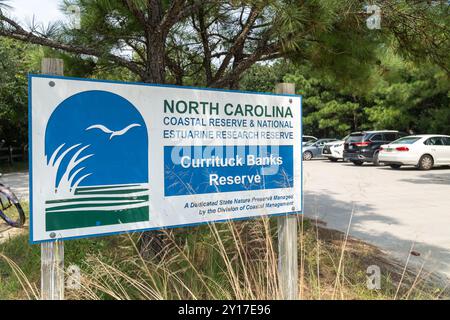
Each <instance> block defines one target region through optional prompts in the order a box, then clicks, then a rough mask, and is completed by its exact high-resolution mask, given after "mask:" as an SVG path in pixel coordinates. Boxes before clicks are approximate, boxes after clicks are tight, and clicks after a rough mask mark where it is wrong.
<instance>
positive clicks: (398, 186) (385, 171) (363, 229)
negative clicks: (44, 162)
mask: <svg viewBox="0 0 450 320" xmlns="http://www.w3.org/2000/svg"><path fill="white" fill-rule="evenodd" d="M1 181H2V182H4V183H6V184H8V185H9V186H11V187H12V188H13V190H14V191H15V192H16V194H18V196H19V197H20V198H22V199H24V200H26V199H28V173H13V174H5V175H3V177H2V178H1ZM304 193H305V205H304V209H305V215H306V216H308V217H310V218H316V217H317V218H318V219H319V220H321V221H324V222H326V223H327V227H329V228H333V229H337V230H341V231H344V232H345V231H346V230H347V227H348V226H349V222H350V218H352V219H351V225H350V234H351V235H352V236H354V237H356V238H359V239H362V240H366V241H367V242H369V243H372V244H374V245H377V246H379V247H381V248H382V249H384V250H385V251H386V252H388V253H390V254H392V255H393V256H395V257H396V258H398V259H399V260H400V261H406V259H407V257H408V254H409V252H410V251H411V246H412V245H414V249H413V250H414V251H417V252H419V253H420V256H418V257H416V256H411V257H410V263H412V264H415V265H417V266H420V265H421V264H422V263H423V262H425V266H426V268H427V269H428V270H429V271H437V272H439V273H443V274H446V275H447V276H450V169H449V168H444V169H435V170H431V171H426V172H423V171H418V170H415V169H411V168H405V169H401V170H392V169H390V168H388V167H373V166H370V165H365V166H363V167H355V166H354V165H353V164H349V163H342V162H339V163H332V162H328V161H325V160H312V161H309V162H305V163H304ZM352 210H353V216H352ZM351 216H352V217H351Z"/></svg>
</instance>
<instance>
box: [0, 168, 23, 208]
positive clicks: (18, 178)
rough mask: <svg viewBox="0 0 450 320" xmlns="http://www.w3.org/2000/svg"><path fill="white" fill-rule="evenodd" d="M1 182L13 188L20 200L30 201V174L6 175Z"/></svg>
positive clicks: (0, 179) (1, 178)
mask: <svg viewBox="0 0 450 320" xmlns="http://www.w3.org/2000/svg"><path fill="white" fill-rule="evenodd" d="M0 182H1V183H3V184H5V185H7V186H9V187H11V188H12V189H13V191H14V193H15V194H16V195H17V197H18V198H19V199H20V200H24V201H28V194H29V193H28V172H18V173H5V174H3V175H2V176H1V177H0Z"/></svg>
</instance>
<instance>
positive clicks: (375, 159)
mask: <svg viewBox="0 0 450 320" xmlns="http://www.w3.org/2000/svg"><path fill="white" fill-rule="evenodd" d="M379 154H380V151H376V152H375V154H374V155H373V165H374V166H376V167H378V166H379V165H380V160H379V159H378V156H379Z"/></svg>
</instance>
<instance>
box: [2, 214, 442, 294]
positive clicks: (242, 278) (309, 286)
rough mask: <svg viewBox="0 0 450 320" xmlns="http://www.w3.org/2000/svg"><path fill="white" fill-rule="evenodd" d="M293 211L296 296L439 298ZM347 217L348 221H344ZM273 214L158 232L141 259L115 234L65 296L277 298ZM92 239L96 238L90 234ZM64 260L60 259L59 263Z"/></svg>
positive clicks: (369, 251)
mask: <svg viewBox="0 0 450 320" xmlns="http://www.w3.org/2000/svg"><path fill="white" fill-rule="evenodd" d="M316 222H317V223H314V221H310V220H307V219H305V218H304V217H303V216H301V215H300V216H298V223H299V234H298V243H299V252H298V259H299V264H298V265H299V279H297V281H298V285H299V293H298V298H299V299H441V298H445V297H448V296H447V295H446V293H445V292H446V291H445V290H446V288H438V287H436V286H434V285H431V286H430V282H429V281H428V280H427V279H428V277H429V274H427V273H426V272H425V271H424V270H425V269H424V268H421V269H420V270H419V271H418V272H412V271H411V270H410V269H409V267H408V265H406V266H403V267H398V266H395V265H393V264H391V263H390V262H389V261H388V259H386V257H384V256H382V255H381V253H380V252H379V250H378V249H376V248H374V247H371V246H369V245H367V244H365V243H362V242H360V241H357V240H355V239H351V238H350V237H349V235H348V230H349V229H348V230H347V233H345V234H343V233H339V232H337V231H332V230H328V229H324V228H321V227H320V226H319V223H318V221H316ZM349 223H351V221H349ZM276 230H277V227H276V218H275V219H274V218H272V219H269V218H261V219H256V220H249V221H240V222H228V223H220V224H210V225H207V226H200V227H195V228H186V229H175V230H171V231H165V233H166V237H165V238H166V242H165V248H164V250H163V251H162V253H161V255H160V256H158V257H154V258H152V259H144V258H143V257H142V255H141V254H140V250H139V248H138V245H137V244H138V242H139V237H138V234H128V235H122V236H118V241H117V243H116V244H115V246H114V247H112V248H110V249H109V250H107V251H104V252H102V251H98V252H95V253H92V254H90V255H88V256H87V257H86V258H85V259H84V260H83V261H82V262H81V265H79V267H80V268H81V278H80V280H81V281H80V284H79V285H80V287H79V288H78V289H76V290H66V298H68V299H152V300H162V299H250V300H260V299H280V298H281V295H280V291H279V284H278V274H277V270H278V258H277V257H278V253H277V234H276V232H277V231H276ZM92 241H95V240H92ZM1 258H3V259H6V260H7V262H8V264H9V265H10V266H11V268H12V270H13V271H14V274H15V275H16V277H17V278H18V279H19V280H20V283H21V286H22V290H23V291H24V296H25V297H26V298H28V299H38V298H39V292H38V290H37V287H38V283H32V282H31V281H29V280H28V279H27V276H26V275H25V274H24V273H23V272H21V270H20V266H19V265H18V264H16V263H15V262H14V261H13V259H11V258H8V257H4V256H3V257H1V256H0V259H1ZM371 264H377V265H380V267H381V269H382V271H383V280H382V289H381V290H369V289H367V287H366V273H365V272H366V268H367V267H368V266H369V265H371ZM66 267H67V265H66Z"/></svg>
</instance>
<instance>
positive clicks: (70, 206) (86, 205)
mask: <svg viewBox="0 0 450 320" xmlns="http://www.w3.org/2000/svg"><path fill="white" fill-rule="evenodd" d="M142 202H146V201H133V202H128V201H127V202H114V201H111V202H103V203H78V204H67V205H63V206H57V207H52V208H47V209H45V211H47V212H50V211H61V210H66V209H73V208H80V210H82V209H83V208H99V207H110V206H126V205H128V204H137V203H142Z"/></svg>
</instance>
